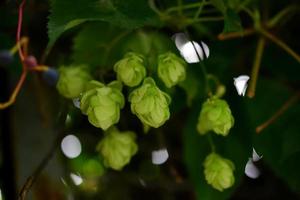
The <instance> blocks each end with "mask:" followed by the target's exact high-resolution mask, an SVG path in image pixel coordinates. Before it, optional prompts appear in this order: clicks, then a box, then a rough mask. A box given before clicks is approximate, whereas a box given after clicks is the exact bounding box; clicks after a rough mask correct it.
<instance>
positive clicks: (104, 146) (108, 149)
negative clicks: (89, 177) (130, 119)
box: [97, 127, 138, 170]
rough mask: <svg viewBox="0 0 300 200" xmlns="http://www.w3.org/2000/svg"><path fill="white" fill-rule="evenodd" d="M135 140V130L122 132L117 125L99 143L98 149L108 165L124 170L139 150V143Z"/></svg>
mask: <svg viewBox="0 0 300 200" xmlns="http://www.w3.org/2000/svg"><path fill="white" fill-rule="evenodd" d="M135 140H136V135H135V133H134V132H132V131H124V132H120V131H119V130H118V129H116V128H115V127H112V128H110V129H109V130H108V131H107V133H105V136H104V138H103V139H102V140H101V141H100V142H99V144H98V145H97V151H99V152H100V154H101V155H102V157H103V159H104V164H105V165H106V166H107V167H111V168H112V169H115V170H122V168H123V167H124V166H125V165H127V164H128V163H129V162H130V160H131V157H132V156H134V155H135V154H136V153H137V151H138V145H137V144H136V142H135Z"/></svg>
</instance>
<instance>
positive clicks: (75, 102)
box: [72, 98, 80, 109]
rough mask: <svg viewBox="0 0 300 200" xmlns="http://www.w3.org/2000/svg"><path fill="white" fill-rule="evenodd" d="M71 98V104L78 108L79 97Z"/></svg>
mask: <svg viewBox="0 0 300 200" xmlns="http://www.w3.org/2000/svg"><path fill="white" fill-rule="evenodd" d="M72 100H73V105H74V106H75V107H76V108H79V109H80V99H79V98H74V99H72Z"/></svg>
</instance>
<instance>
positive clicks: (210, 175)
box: [203, 153, 234, 191]
mask: <svg viewBox="0 0 300 200" xmlns="http://www.w3.org/2000/svg"><path fill="white" fill-rule="evenodd" d="M203 165H204V175H205V179H206V181H207V183H208V184H210V185H212V187H213V188H215V189H217V190H219V191H223V190H224V189H227V188H230V187H231V186H232V185H233V184H234V174H233V171H234V164H233V163H232V162H231V161H230V160H228V159H225V158H222V157H221V156H220V155H218V154H216V153H211V154H209V155H208V156H207V157H206V158H205V161H204V163H203Z"/></svg>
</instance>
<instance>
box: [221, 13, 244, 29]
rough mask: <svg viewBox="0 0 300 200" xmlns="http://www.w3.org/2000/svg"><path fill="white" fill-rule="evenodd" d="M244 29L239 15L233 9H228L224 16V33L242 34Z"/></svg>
mask: <svg viewBox="0 0 300 200" xmlns="http://www.w3.org/2000/svg"><path fill="white" fill-rule="evenodd" d="M242 31H243V27H242V23H241V19H240V17H239V15H238V14H237V13H236V12H235V11H234V10H232V9H227V10H226V13H225V15H224V29H223V33H229V32H242Z"/></svg>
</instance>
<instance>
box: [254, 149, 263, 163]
mask: <svg viewBox="0 0 300 200" xmlns="http://www.w3.org/2000/svg"><path fill="white" fill-rule="evenodd" d="M260 159H262V156H260V155H258V154H257V153H256V151H255V149H254V148H253V149H252V160H253V161H254V162H257V161H259V160H260Z"/></svg>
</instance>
